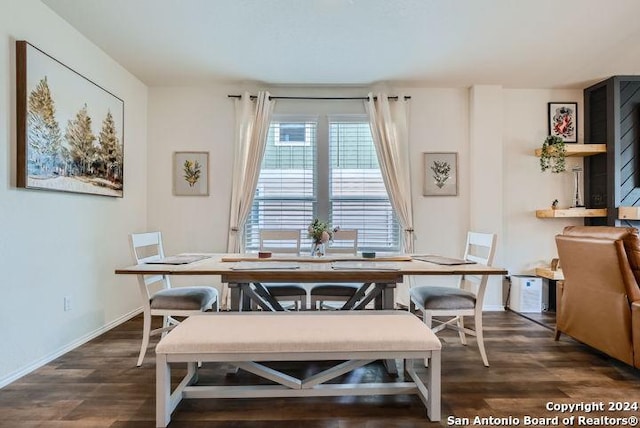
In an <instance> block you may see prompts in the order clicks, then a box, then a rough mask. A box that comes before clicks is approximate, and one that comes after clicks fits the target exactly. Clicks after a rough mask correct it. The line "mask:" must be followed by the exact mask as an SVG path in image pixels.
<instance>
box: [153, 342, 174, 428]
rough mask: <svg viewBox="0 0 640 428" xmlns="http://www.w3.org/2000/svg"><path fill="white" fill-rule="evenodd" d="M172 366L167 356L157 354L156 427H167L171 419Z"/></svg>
mask: <svg viewBox="0 0 640 428" xmlns="http://www.w3.org/2000/svg"><path fill="white" fill-rule="evenodd" d="M170 401H171V368H170V367H169V364H168V363H167V356H166V355H163V354H158V355H156V427H162V428H164V427H166V426H167V425H169V422H170V421H171V404H170Z"/></svg>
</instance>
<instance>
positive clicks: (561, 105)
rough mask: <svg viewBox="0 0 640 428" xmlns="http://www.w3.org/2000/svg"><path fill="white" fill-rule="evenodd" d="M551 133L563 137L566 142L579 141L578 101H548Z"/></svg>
mask: <svg viewBox="0 0 640 428" xmlns="http://www.w3.org/2000/svg"><path fill="white" fill-rule="evenodd" d="M548 106H549V113H548V121H549V135H553V136H557V137H561V138H562V139H563V140H564V142H565V143H577V142H578V103H572V102H552V103H548Z"/></svg>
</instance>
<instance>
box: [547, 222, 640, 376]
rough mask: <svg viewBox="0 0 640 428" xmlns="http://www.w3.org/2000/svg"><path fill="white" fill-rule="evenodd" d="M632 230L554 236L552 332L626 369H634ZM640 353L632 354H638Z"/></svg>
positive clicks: (581, 230) (636, 295) (594, 229)
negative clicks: (556, 269)
mask: <svg viewBox="0 0 640 428" xmlns="http://www.w3.org/2000/svg"><path fill="white" fill-rule="evenodd" d="M637 240H638V232H637V231H636V230H635V229H633V228H622V227H607V226H581V227H575V228H565V230H564V233H563V234H562V235H557V236H556V245H557V248H558V256H559V257H560V264H561V265H562V272H563V275H564V283H563V285H562V287H561V292H560V293H558V295H559V297H560V299H559V301H558V309H557V329H558V331H560V332H563V333H566V334H568V335H570V336H572V337H574V338H575V339H578V340H579V341H581V342H583V343H586V344H587V345H589V346H592V347H594V348H596V349H599V350H600V351H602V352H605V353H606V354H608V355H611V356H613V357H615V358H617V359H619V360H621V361H624V362H626V363H627V364H633V361H634V357H633V356H634V346H633V341H632V338H633V337H637V336H636V335H637V332H635V331H633V325H632V315H631V303H630V302H631V301H634V300H636V299H640V290H639V289H638V284H637V282H636V279H635V278H634V275H633V273H632V269H631V266H630V261H629V257H628V252H627V251H626V250H627V248H625V247H628V244H632V243H634V242H635V243H634V245H633V247H637V244H638V242H637ZM638 351H640V350H636V352H638Z"/></svg>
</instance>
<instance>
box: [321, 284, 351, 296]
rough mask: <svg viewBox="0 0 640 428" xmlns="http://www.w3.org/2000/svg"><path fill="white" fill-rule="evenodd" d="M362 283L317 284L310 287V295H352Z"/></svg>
mask: <svg viewBox="0 0 640 428" xmlns="http://www.w3.org/2000/svg"><path fill="white" fill-rule="evenodd" d="M361 285H362V284H318V285H316V286H314V287H313V288H312V289H311V295H312V296H343V297H351V296H353V295H354V294H355V293H356V291H357V290H358V288H360V286H361Z"/></svg>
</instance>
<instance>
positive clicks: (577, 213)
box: [536, 208, 607, 218]
mask: <svg viewBox="0 0 640 428" xmlns="http://www.w3.org/2000/svg"><path fill="white" fill-rule="evenodd" d="M606 216H607V209H606V208H589V209H587V208H565V209H558V210H552V209H546V210H536V217H538V218H569V217H606Z"/></svg>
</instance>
